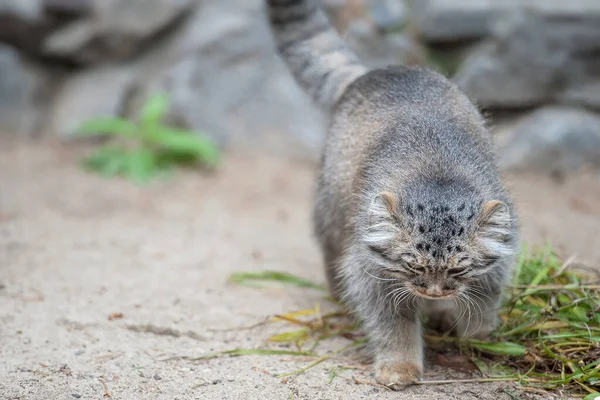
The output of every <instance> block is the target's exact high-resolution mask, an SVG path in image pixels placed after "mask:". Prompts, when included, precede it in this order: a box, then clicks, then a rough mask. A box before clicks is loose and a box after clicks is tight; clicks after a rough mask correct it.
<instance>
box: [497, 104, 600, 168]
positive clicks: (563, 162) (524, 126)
mask: <svg viewBox="0 0 600 400" xmlns="http://www.w3.org/2000/svg"><path fill="white" fill-rule="evenodd" d="M499 159H500V166H501V167H502V168H504V169H508V170H528V171H545V172H553V173H561V174H564V173H569V172H573V171H577V170H579V169H580V168H583V167H591V168H594V169H596V170H597V171H600V116H599V115H598V114H594V113H591V112H588V111H584V110H581V109H577V108H571V107H560V106H547V107H544V108H541V109H539V110H537V111H534V112H533V113H531V114H529V115H527V116H526V117H524V118H523V120H522V121H521V122H520V123H519V124H518V125H517V126H516V128H515V129H514V130H513V132H512V133H511V137H510V138H509V139H508V140H507V141H506V143H505V144H504V145H503V146H501V147H500V149H499Z"/></svg>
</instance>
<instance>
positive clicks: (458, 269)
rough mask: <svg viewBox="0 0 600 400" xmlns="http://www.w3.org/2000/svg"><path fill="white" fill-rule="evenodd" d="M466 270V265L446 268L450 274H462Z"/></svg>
mask: <svg viewBox="0 0 600 400" xmlns="http://www.w3.org/2000/svg"><path fill="white" fill-rule="evenodd" d="M468 271H469V270H468V269H467V267H453V268H450V269H449V270H448V272H449V273H450V275H453V276H458V275H464V274H466V273H467V272H468Z"/></svg>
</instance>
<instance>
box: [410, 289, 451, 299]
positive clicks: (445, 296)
mask: <svg viewBox="0 0 600 400" xmlns="http://www.w3.org/2000/svg"><path fill="white" fill-rule="evenodd" d="M413 293H414V294H415V295H417V296H419V297H423V298H426V299H430V300H444V299H454V298H456V295H457V292H456V291H455V292H447V293H431V292H430V293H427V292H425V291H422V290H418V289H413Z"/></svg>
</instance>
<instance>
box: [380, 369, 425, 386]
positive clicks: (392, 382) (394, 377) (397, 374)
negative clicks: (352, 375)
mask: <svg viewBox="0 0 600 400" xmlns="http://www.w3.org/2000/svg"><path fill="white" fill-rule="evenodd" d="M422 376H423V371H422V369H421V368H420V367H419V366H417V365H416V364H413V363H408V362H382V363H378V364H377V365H376V366H375V378H376V379H377V382H379V383H380V384H382V385H384V386H387V387H389V388H391V389H393V390H399V389H402V388H403V387H404V386H406V385H411V384H414V383H416V382H418V381H419V380H421V377H422Z"/></svg>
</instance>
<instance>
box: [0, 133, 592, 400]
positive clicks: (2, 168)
mask: <svg viewBox="0 0 600 400" xmlns="http://www.w3.org/2000/svg"><path fill="white" fill-rule="evenodd" d="M313 174H314V171H313V169H312V168H310V167H307V166H298V165H294V164H292V163H290V162H287V161H282V160H277V159H269V158H265V157H258V156H256V155H242V154H237V155H231V156H229V157H228V158H227V159H226V160H225V163H224V170H223V171H222V172H221V173H220V174H218V175H215V176H213V177H202V176H198V175H197V174H192V173H189V174H185V175H184V176H182V177H181V178H180V179H177V180H174V181H172V182H165V183H161V184H159V185H157V186H154V187H152V188H149V189H145V190H142V189H137V188H135V187H132V186H131V185H129V184H127V183H124V182H119V181H106V180H103V179H100V178H97V177H94V176H91V175H88V174H86V173H84V172H82V171H81V170H79V169H78V168H77V167H76V166H75V165H74V154H73V153H72V152H70V151H67V150H64V149H59V148H56V147H52V146H51V147H48V146H41V145H27V146H16V145H14V144H10V143H6V142H0V399H35V400H38V399H39V400H49V399H52V400H54V399H57V400H58V399H73V398H81V399H102V398H103V396H104V395H105V393H106V391H107V390H108V392H109V393H110V395H111V396H112V398H113V399H124V400H125V399H126V400H135V399H180V400H184V399H185V400H188V399H236V400H238V399H252V400H254V399H328V400H329V399H358V398H367V399H368V398H373V399H375V398H377V399H399V398H403V399H404V398H406V399H440V398H444V399H461V400H462V399H494V400H498V399H510V398H511V397H510V396H509V395H508V394H506V390H508V391H509V392H511V390H512V389H510V388H511V385H510V384H493V385H492V384H486V385H483V384H469V385H466V384H462V385H454V386H424V387H423V386H422V387H416V388H411V389H408V390H407V391H405V392H403V393H401V394H398V393H389V392H385V391H383V390H381V389H379V388H376V387H372V386H368V385H357V384H355V383H353V382H351V381H347V380H344V379H342V378H337V379H334V380H333V382H332V383H329V373H328V370H329V368H330V367H332V366H335V365H337V364H339V363H337V364H336V363H335V362H332V363H324V364H323V365H322V366H318V367H316V368H314V369H312V370H310V371H309V372H308V373H306V374H304V375H301V376H298V377H294V378H291V379H289V380H288V381H287V383H282V382H281V380H280V379H278V378H275V377H273V376H272V374H273V373H285V372H289V371H293V370H295V369H297V368H299V367H301V366H304V365H306V361H304V362H298V361H297V360H295V361H291V360H290V359H289V357H288V358H286V357H260V356H249V357H238V358H227V359H215V360H210V361H201V362H194V361H187V360H170V361H162V360H164V359H166V358H168V357H172V356H190V357H194V356H199V355H201V354H205V353H207V352H210V351H218V350H227V349H232V348H236V347H245V348H248V347H257V346H259V345H261V344H263V341H264V339H265V338H266V337H268V333H269V332H268V329H272V328H258V329H254V330H230V331H222V329H228V328H234V327H238V326H243V325H249V324H253V323H255V322H257V321H260V320H262V319H263V318H264V317H265V316H267V315H272V314H274V313H281V312H289V311H292V310H295V309H301V308H310V307H314V306H315V303H317V302H319V301H320V295H319V294H318V293H315V292H311V291H306V290H300V289H292V290H287V291H285V292H283V291H279V290H268V291H265V290H256V289H252V288H242V287H235V286H231V285H229V284H227V282H226V280H227V277H228V276H229V274H231V273H232V272H235V271H244V270H260V269H274V270H282V271H289V272H291V273H295V274H299V275H302V276H305V277H307V278H310V279H313V280H315V281H320V282H323V281H324V278H323V276H322V271H321V264H320V257H319V254H318V253H317V250H316V247H315V245H314V242H313V241H312V238H311V235H310V225H309V218H308V216H309V210H310V199H311V186H312V179H313ZM511 182H512V183H511V185H512V186H513V187H514V189H515V192H516V195H517V198H518V200H519V201H518V204H519V207H520V209H521V211H522V221H523V225H524V231H525V236H526V238H527V239H528V240H532V241H534V242H536V243H540V242H543V241H544V240H545V239H546V238H551V239H552V241H553V243H554V244H555V245H556V246H557V247H558V248H559V249H561V250H562V251H564V252H565V254H566V255H571V254H573V253H577V254H578V255H579V259H580V260H582V261H587V262H590V263H591V262H595V263H599V264H600V242H599V240H598V237H599V236H600V235H599V234H600V180H598V179H593V178H583V177H582V178H578V179H576V180H569V181H567V182H566V183H565V184H563V185H562V186H559V187H557V186H556V185H555V184H554V183H552V182H551V181H550V180H547V179H544V178H540V177H512V179H511ZM115 313H122V314H123V317H122V318H116V319H113V320H109V316H110V315H111V314H112V315H113V316H118V315H117V314H115ZM341 344H343V342H337V343H332V344H331V345H330V346H332V348H333V347H335V346H339V345H341ZM432 371H433V373H434V376H436V377H442V378H450V377H452V376H455V374H454V373H452V372H448V371H444V370H440V369H439V368H437V369H436V368H433V369H432ZM343 375H344V376H346V377H351V376H355V377H357V378H359V379H364V380H369V381H372V378H371V377H370V376H369V374H368V372H364V371H361V370H354V371H346V372H345V373H344V374H343ZM103 382H104V383H103ZM104 385H106V388H105V386H104ZM526 396H528V395H526ZM104 398H106V397H104ZM521 398H522V399H524V398H527V397H523V396H522V397H521Z"/></svg>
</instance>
